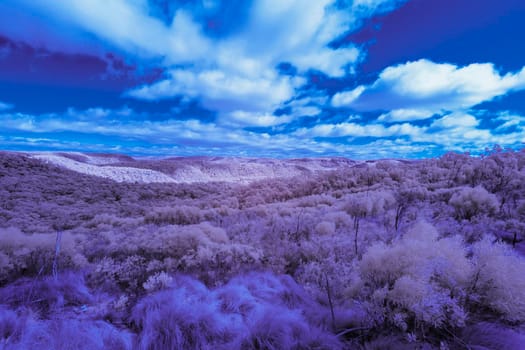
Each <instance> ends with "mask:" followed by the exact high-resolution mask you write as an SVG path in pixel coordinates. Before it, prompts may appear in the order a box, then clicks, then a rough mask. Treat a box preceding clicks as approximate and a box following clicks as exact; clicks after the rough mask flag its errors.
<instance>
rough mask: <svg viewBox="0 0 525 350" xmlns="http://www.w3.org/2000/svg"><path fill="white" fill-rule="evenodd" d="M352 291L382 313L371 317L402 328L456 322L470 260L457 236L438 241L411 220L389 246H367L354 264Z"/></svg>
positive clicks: (426, 228) (460, 316) (462, 315)
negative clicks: (407, 227)
mask: <svg viewBox="0 0 525 350" xmlns="http://www.w3.org/2000/svg"><path fill="white" fill-rule="evenodd" d="M358 271H359V279H358V280H357V281H354V285H353V286H352V289H353V290H354V291H356V292H357V294H358V295H360V296H361V298H364V299H365V300H367V301H368V302H370V303H371V306H372V308H373V309H374V308H375V309H377V310H378V311H375V312H373V313H376V314H378V315H382V316H381V317H380V318H379V319H377V320H376V322H378V323H379V324H382V323H385V322H386V323H387V324H391V325H394V326H396V327H397V328H400V329H401V330H403V331H406V330H407V329H408V328H409V327H410V326H411V325H413V324H414V322H417V323H420V324H424V325H426V326H427V327H431V328H432V327H436V328H439V327H442V326H446V325H451V326H454V327H456V326H462V325H464V322H465V320H466V312H465V310H464V300H465V293H466V290H467V288H468V286H469V282H470V280H471V276H472V268H471V264H470V262H469V261H468V259H467V258H466V252H465V250H464V248H463V245H462V242H461V240H460V239H459V238H458V237H451V238H443V239H438V234H437V232H436V230H435V229H434V228H433V227H432V226H431V225H429V224H426V223H423V222H420V223H418V224H416V225H415V226H414V227H413V228H412V229H411V230H410V231H409V232H408V233H407V234H406V235H405V236H404V237H403V238H402V239H400V240H398V241H397V242H394V243H393V244H391V245H386V244H384V243H378V244H375V245H373V246H371V247H370V248H369V249H368V251H367V252H366V253H365V254H364V256H363V258H362V261H360V263H359V268H358Z"/></svg>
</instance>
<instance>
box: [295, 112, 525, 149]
mask: <svg viewBox="0 0 525 350" xmlns="http://www.w3.org/2000/svg"><path fill="white" fill-rule="evenodd" d="M500 118H502V119H501V121H504V123H503V124H502V126H505V127H510V126H517V129H516V130H515V131H512V132H507V133H504V134H499V133H497V129H496V130H495V131H496V132H494V131H492V130H489V129H484V128H481V127H480V124H481V123H480V120H478V119H477V118H476V117H475V116H473V115H471V114H468V113H462V112H454V113H450V114H446V115H444V116H442V117H439V118H436V119H435V120H434V121H433V122H432V123H431V124H430V125H429V126H415V125H412V124H410V123H402V124H399V123H398V124H393V125H390V126H385V125H383V124H380V123H378V122H369V123H364V122H361V123H354V122H344V123H338V124H318V125H315V126H313V127H311V128H300V129H298V130H296V131H295V132H294V135H295V136H298V137H311V138H323V139H327V138H328V139H336V138H358V137H366V138H375V139H377V140H374V141H372V142H371V143H369V144H368V146H369V147H370V150H372V149H373V150H374V152H375V148H374V147H375V146H376V145H377V143H378V142H379V141H380V140H382V142H383V144H386V143H384V142H386V141H390V142H398V143H399V142H402V143H407V142H408V144H412V145H413V146H414V147H416V146H418V145H419V146H421V145H422V144H425V145H428V146H432V148H433V149H443V150H456V151H479V150H483V149H484V148H485V147H491V146H492V145H494V144H501V145H508V146H511V147H516V146H519V145H520V144H522V143H523V142H525V133H523V129H522V128H521V126H522V125H524V124H525V123H523V120H524V119H518V118H515V117H514V118H507V117H506V116H503V117H500ZM506 123H508V124H506ZM405 146H407V145H405ZM405 148H406V147H405ZM371 152H372V151H370V152H369V155H370V153H371Z"/></svg>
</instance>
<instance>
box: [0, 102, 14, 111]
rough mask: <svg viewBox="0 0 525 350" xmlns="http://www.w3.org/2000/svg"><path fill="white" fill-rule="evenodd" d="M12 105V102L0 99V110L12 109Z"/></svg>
mask: <svg viewBox="0 0 525 350" xmlns="http://www.w3.org/2000/svg"><path fill="white" fill-rule="evenodd" d="M13 107H14V106H13V105H12V104H9V103H4V102H2V101H0V112H2V111H7V110H8V109H12V108H13Z"/></svg>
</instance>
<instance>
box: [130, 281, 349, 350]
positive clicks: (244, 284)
mask: <svg viewBox="0 0 525 350" xmlns="http://www.w3.org/2000/svg"><path fill="white" fill-rule="evenodd" d="M319 310H320V307H319V306H318V305H317V306H316V304H315V302H313V301H311V300H309V299H308V297H307V295H306V294H305V293H304V291H302V290H301V289H300V287H299V286H297V285H296V284H295V282H293V281H292V280H291V279H289V278H286V277H285V276H282V277H278V276H272V275H270V274H266V273H252V274H248V275H244V276H242V277H237V278H235V279H233V280H231V281H230V282H229V283H228V284H226V285H225V286H223V287H220V288H218V289H216V290H209V289H208V288H206V287H205V286H204V285H203V284H201V283H200V282H198V281H196V280H194V279H191V278H188V277H183V276H178V277H176V278H175V281H174V283H173V287H172V289H170V290H165V291H161V292H157V293H155V294H153V295H151V296H147V297H146V298H144V299H143V300H142V301H140V302H139V304H138V305H137V306H136V307H135V308H134V310H133V314H132V319H133V322H134V323H135V324H136V325H137V327H138V329H139V337H138V347H139V348H140V349H239V348H242V349H261V348H263V349H306V348H307V349H312V348H315V349H338V348H341V343H339V342H338V341H337V339H336V338H335V337H334V336H333V335H331V334H329V333H327V332H326V331H324V330H323V326H322V322H323V321H322V319H323V317H324V316H321V317H319V313H320V311H319Z"/></svg>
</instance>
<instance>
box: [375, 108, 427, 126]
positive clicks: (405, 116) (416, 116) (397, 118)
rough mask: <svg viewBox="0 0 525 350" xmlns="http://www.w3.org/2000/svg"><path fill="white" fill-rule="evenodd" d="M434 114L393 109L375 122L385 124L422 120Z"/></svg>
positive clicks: (420, 110) (423, 111)
mask: <svg viewBox="0 0 525 350" xmlns="http://www.w3.org/2000/svg"><path fill="white" fill-rule="evenodd" d="M432 115H434V113H433V112H432V111H429V110H426V109H394V110H392V111H390V112H388V113H384V114H381V115H380V116H379V118H377V120H379V121H382V122H387V123H394V122H405V121H412V120H423V119H428V118H430V117H432Z"/></svg>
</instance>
